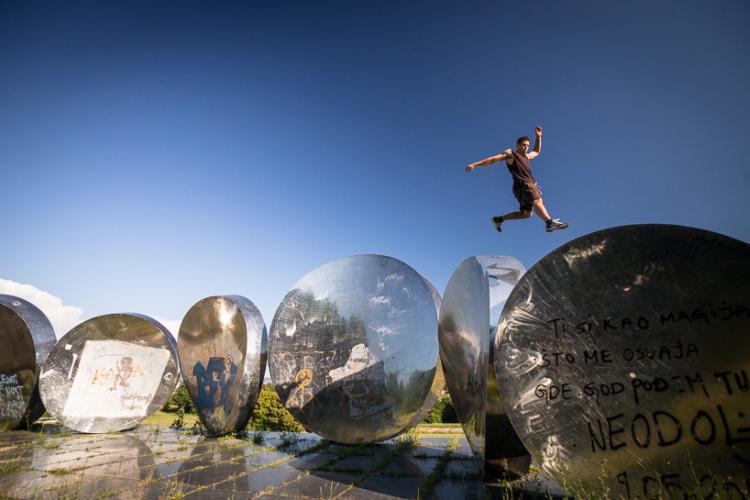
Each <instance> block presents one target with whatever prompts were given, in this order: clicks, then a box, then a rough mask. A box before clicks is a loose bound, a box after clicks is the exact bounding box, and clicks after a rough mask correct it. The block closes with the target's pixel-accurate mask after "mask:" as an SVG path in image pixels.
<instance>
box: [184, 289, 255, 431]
mask: <svg viewBox="0 0 750 500" xmlns="http://www.w3.org/2000/svg"><path fill="white" fill-rule="evenodd" d="M266 342H267V333H266V325H265V323H264V322H263V317H262V316H261V314H260V311H259V310H258V308H257V307H255V304H253V303H252V302H251V301H249V300H248V299H246V298H245V297H241V296H238V295H228V296H221V297H208V298H205V299H203V300H201V301H199V302H198V303H197V304H195V305H194V306H193V307H191V308H190V310H189V311H188V312H187V314H186V315H185V318H184V319H183V320H182V325H181V326H180V335H179V336H178V337H177V347H178V351H179V354H180V356H179V358H180V371H181V372H182V377H183V380H184V381H185V386H186V387H187V390H188V393H189V394H190V398H191V399H192V400H193V403H194V404H195V407H196V409H197V411H198V416H199V417H200V419H201V421H202V422H203V425H205V426H206V429H207V430H208V432H209V434H212V435H221V434H226V433H228V432H234V431H238V430H241V429H244V428H245V425H246V424H247V421H248V420H249V419H250V417H251V416H252V413H253V408H254V407H255V403H256V402H257V401H258V394H259V393H260V389H261V387H262V385H263V376H264V374H265V371H266Z"/></svg>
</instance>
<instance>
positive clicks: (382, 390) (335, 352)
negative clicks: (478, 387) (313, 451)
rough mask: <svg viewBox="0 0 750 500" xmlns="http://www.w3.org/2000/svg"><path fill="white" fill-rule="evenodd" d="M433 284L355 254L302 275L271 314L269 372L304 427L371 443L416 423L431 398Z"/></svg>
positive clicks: (396, 264)
mask: <svg viewBox="0 0 750 500" xmlns="http://www.w3.org/2000/svg"><path fill="white" fill-rule="evenodd" d="M439 301H440V299H439V295H438V294H437V292H435V289H434V287H432V285H430V284H429V283H428V282H427V280H426V279H424V278H423V277H422V276H420V275H419V273H417V272H416V271H415V270H414V269H412V268H411V267H409V266H408V265H406V264H404V263H403V262H401V261H399V260H396V259H393V258H391V257H385V256H381V255H357V256H353V257H347V258H344V259H340V260H337V261H334V262H331V263H328V264H325V265H323V266H321V267H319V268H317V269H315V270H314V271H312V272H310V273H309V274H307V275H306V276H305V277H303V278H302V279H301V280H300V281H299V282H297V283H296V284H295V285H294V288H293V289H292V290H291V291H290V292H289V293H287V295H286V297H285V298H284V300H283V301H282V303H281V305H280V306H279V308H278V309H277V310H276V315H275V316H274V319H273V323H272V325H271V334H270V338H269V367H270V371H271V377H272V379H273V381H274V384H275V385H276V390H277V392H278V393H279V396H280V397H281V400H282V402H283V403H284V405H285V406H286V407H287V408H288V409H289V410H290V411H291V412H292V414H293V415H294V417H295V418H296V419H298V420H299V421H300V422H301V423H302V424H303V425H304V426H305V427H306V428H307V429H308V430H310V431H312V432H315V433H317V434H319V435H321V436H323V437H325V438H327V439H330V440H332V441H337V442H341V443H357V442H367V443H369V442H374V441H379V440H383V439H387V438H389V437H392V436H394V435H397V434H399V433H400V432H402V431H403V430H404V429H406V428H408V427H410V426H412V425H415V424H416V423H417V421H416V420H417V419H419V418H423V417H424V414H425V413H426V411H427V410H429V406H430V403H431V402H434V401H435V399H436V398H437V393H438V392H439V390H440V388H437V386H436V385H439V383H440V382H442V380H439V381H438V382H436V378H438V379H439V378H440V377H441V376H442V374H441V373H439V370H438V364H439V348H438V339H437V311H438V308H439Z"/></svg>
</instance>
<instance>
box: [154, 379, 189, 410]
mask: <svg viewBox="0 0 750 500" xmlns="http://www.w3.org/2000/svg"><path fill="white" fill-rule="evenodd" d="M179 410H182V411H183V412H184V413H195V406H193V400H192V399H190V394H188V390H187V387H185V384H183V383H181V384H180V385H179V386H177V389H176V390H175V391H174V393H172V395H171V396H170V397H169V399H167V402H166V403H164V406H162V407H161V411H166V412H170V413H172V412H176V411H179Z"/></svg>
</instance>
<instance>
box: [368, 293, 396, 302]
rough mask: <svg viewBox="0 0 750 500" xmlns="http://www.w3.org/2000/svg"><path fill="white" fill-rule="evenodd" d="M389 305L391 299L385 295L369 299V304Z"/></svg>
mask: <svg viewBox="0 0 750 500" xmlns="http://www.w3.org/2000/svg"><path fill="white" fill-rule="evenodd" d="M390 303H391V298H390V297H387V296H385V295H376V296H375V297H370V304H390Z"/></svg>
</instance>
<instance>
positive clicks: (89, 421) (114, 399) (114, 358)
mask: <svg viewBox="0 0 750 500" xmlns="http://www.w3.org/2000/svg"><path fill="white" fill-rule="evenodd" d="M176 351H177V346H176V345H175V341H174V338H173V337H172V334H171V333H169V331H167V329H166V328H164V326H162V325H161V324H159V323H158V322H157V321H156V320H153V319H151V318H149V317H147V316H142V315H139V314H108V315H105V316H99V317H97V318H93V319H90V320H88V321H84V322H83V323H81V324H79V325H78V326H76V327H75V328H73V329H72V330H71V331H70V332H68V333H67V334H65V336H64V337H62V338H61V339H60V341H59V342H58V343H57V344H56V345H55V346H54V348H53V349H52V350H51V351H50V353H49V355H48V356H47V359H46V361H45V362H44V364H43V366H42V372H41V375H40V378H39V392H40V394H41V396H42V401H44V405H45V407H46V408H47V410H48V411H49V412H50V414H51V415H52V416H54V417H55V418H56V419H57V420H59V421H60V422H62V423H63V424H64V425H65V426H66V427H69V428H70V429H74V430H77V431H80V432H110V431H118V430H123V429H128V428H131V427H134V426H135V425H137V424H138V422H140V421H141V420H143V419H144V418H146V417H148V416H149V415H151V414H152V413H153V412H155V411H156V410H158V409H159V408H161V406H162V405H163V404H164V402H165V401H166V400H167V399H168V398H169V396H171V395H172V392H174V389H175V386H176V384H177V379H178V375H179V372H178V369H177V354H176Z"/></svg>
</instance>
